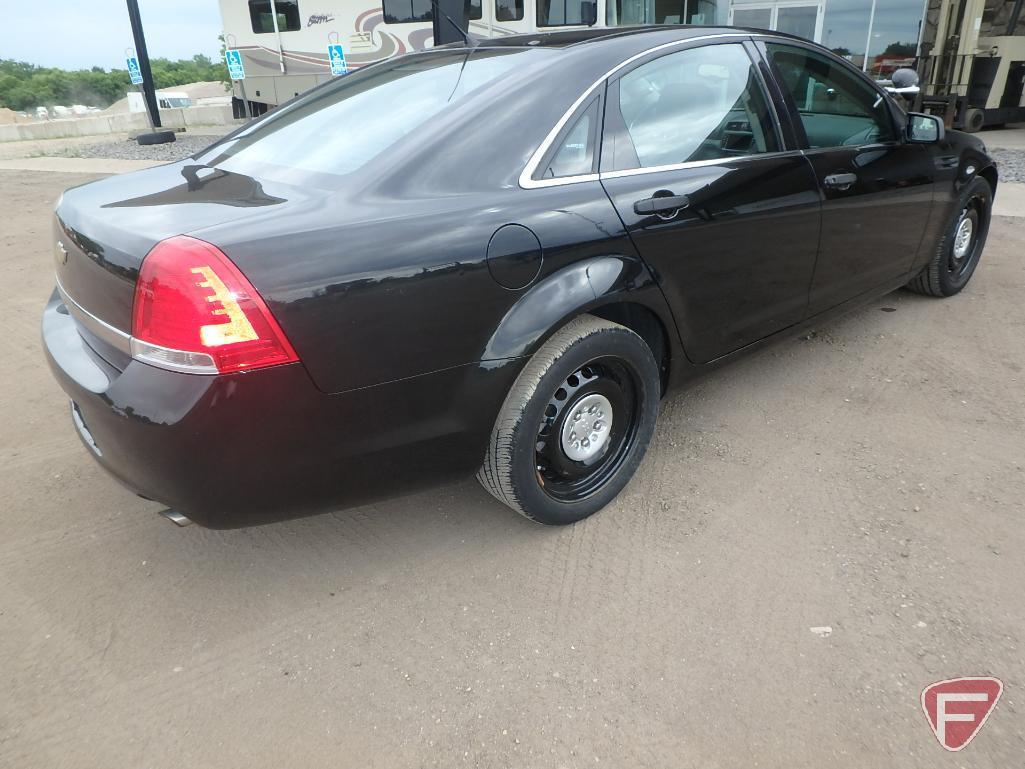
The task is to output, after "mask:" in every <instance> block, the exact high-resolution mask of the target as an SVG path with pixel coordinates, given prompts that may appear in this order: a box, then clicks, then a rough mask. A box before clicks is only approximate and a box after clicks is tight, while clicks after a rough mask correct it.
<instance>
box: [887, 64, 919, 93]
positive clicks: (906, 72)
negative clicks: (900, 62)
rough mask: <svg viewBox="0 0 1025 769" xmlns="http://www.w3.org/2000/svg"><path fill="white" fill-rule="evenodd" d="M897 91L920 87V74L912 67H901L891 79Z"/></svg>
mask: <svg viewBox="0 0 1025 769" xmlns="http://www.w3.org/2000/svg"><path fill="white" fill-rule="evenodd" d="M890 82H892V83H893V87H894V88H896V89H902V88H915V87H916V86H917V85H918V73H917V72H915V70H913V69H911V68H910V67H901V68H900V69H898V70H897V71H895V72H894V73H893V75H892V76H891V77H890Z"/></svg>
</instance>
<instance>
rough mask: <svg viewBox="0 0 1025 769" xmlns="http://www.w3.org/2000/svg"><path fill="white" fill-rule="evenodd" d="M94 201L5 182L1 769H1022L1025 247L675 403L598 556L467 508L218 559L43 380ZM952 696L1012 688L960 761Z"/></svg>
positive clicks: (325, 526)
mask: <svg viewBox="0 0 1025 769" xmlns="http://www.w3.org/2000/svg"><path fill="white" fill-rule="evenodd" d="M88 178H89V177H87V176H81V175H72V174H61V173H53V172H43V173H40V172H36V173H32V172H25V171H0V208H2V210H3V211H4V216H3V218H2V219H0V307H2V308H3V317H4V321H5V329H4V334H3V335H0V353H2V355H3V376H2V377H0V435H2V436H3V440H2V441H0V500H2V502H0V524H2V526H3V536H2V537H0V670H2V671H3V681H2V683H0V767H2V766H7V767H12V769H13V768H14V767H17V769H34V768H35V767H40V769H54V768H57V767H60V768H61V769H91V768H92V767H96V769H109V768H110V767H143V766H144V767H152V769H162V768H163V767H173V768H174V769H177V768H178V767H219V769H234V768H235V767H245V769H263V767H269V768H270V769H283V768H286V767H292V766H301V767H303V768H304V769H319V767H325V768H327V767H330V769H345V768H346V767H360V769H406V768H407V767H409V768H410V769H414V768H415V769H430V768H431V767H446V768H448V767H466V769H472V768H477V769H495V768H497V767H502V768H503V769H505V768H506V767H508V769H521V768H524V769H525V768H527V767H530V768H531V769H557V768H558V767H564V768H565V769H583V768H584V767H595V768H596V769H603V768H606V767H608V768H610V769H642V768H646V767H652V769H667V768H669V767H671V768H672V769H726V768H727V767H744V768H745V769H746V768H747V767H752V768H754V767H760V768H761V769H770V768H771V767H776V766H779V767H787V769H803V767H823V766H824V767H828V769H866V768H869V767H886V768H887V769H891V768H892V769H918V768H919V767H921V769H937V768H938V769H948V768H949V769H953V768H954V767H955V766H961V767H966V768H967V769H991V768H992V769H1009V768H1010V767H1017V768H1018V769H1021V768H1022V767H1023V759H1022V757H1023V756H1025V718H1023V717H1022V714H1023V710H1025V699H1023V692H1025V655H1023V653H1022V650H1023V649H1025V601H1023V600H1022V594H1023V592H1025V560H1023V559H1022V557H1021V554H1022V552H1023V551H1025V526H1023V525H1022V522H1023V520H1025V388H1023V387H1022V381H1023V377H1025V373H1023V372H1025V307H1023V303H1022V300H1021V297H1022V294H1023V292H1025V270H1023V269H1022V260H1021V255H1022V254H1023V253H1025V219H1011V218H1005V217H995V218H994V221H993V226H992V229H991V231H990V236H989V242H988V243H987V246H986V252H985V255H984V256H983V261H982V264H981V266H980V268H979V270H978V271H977V272H976V273H975V276H974V277H973V279H972V283H971V285H970V286H968V288H967V290H966V291H965V292H964V293H963V294H961V295H959V296H957V297H955V298H952V299H949V300H939V299H931V298H927V297H924V296H917V295H915V294H910V293H907V292H903V291H898V292H895V293H893V294H890V295H889V296H885V297H881V298H880V299H878V300H877V301H874V302H872V303H870V304H869V305H868V306H866V307H864V308H863V309H861V310H858V311H857V312H854V313H852V314H850V315H848V316H846V317H844V318H840V319H837V320H834V321H832V322H830V323H825V324H821V325H820V326H818V327H817V328H816V333H815V334H814V335H806V338H805V340H803V341H800V340H794V341H789V342H786V343H781V344H779V345H776V346H774V347H771V348H767V349H765V350H763V351H762V352H761V353H760V354H758V355H753V356H750V357H748V358H746V359H744V360H743V361H738V362H737V363H735V364H733V365H732V366H730V367H728V368H724V369H722V370H720V371H717V372H715V374H714V375H710V376H709V377H708V378H706V379H705V380H703V381H701V382H696V383H694V384H693V386H691V387H689V388H688V389H687V390H686V391H683V392H680V393H674V394H673V395H672V396H671V397H670V398H667V399H666V401H665V402H664V403H663V404H662V410H661V414H660V418H659V422H658V427H657V430H656V434H655V437H654V439H653V442H652V446H651V448H650V450H649V451H648V453H647V456H646V457H645V459H644V462H643V463H642V465H641V467H640V468H639V470H638V473H637V476H636V478H635V479H634V480H633V481H632V482H631V483H630V485H629V486H628V487H627V488H626V489H625V490H624V492H623V493H622V494H621V495H620V496H619V497H618V498H617V499H616V500H615V501H614V502H613V503H612V504H611V505H610V506H609V507H608V508H607V509H606V510H605V511H603V512H602V513H601V514H599V515H596V516H594V517H593V518H590V519H588V520H586V521H583V522H581V523H579V524H577V525H576V526H568V527H547V526H537V525H536V524H533V523H531V522H530V521H527V520H526V519H524V518H521V517H520V516H517V515H515V514H514V513H512V512H510V511H509V510H507V509H506V508H504V507H502V506H501V505H499V504H498V503H497V502H496V501H495V500H494V499H492V498H491V496H490V495H489V494H487V493H486V492H485V491H484V490H483V489H481V488H480V487H479V486H478V485H477V484H476V483H475V482H474V481H473V480H472V479H471V480H467V481H466V482H464V483H461V484H458V485H455V486H450V487H446V488H443V489H437V490H434V491H430V492H425V493H422V494H418V495H415V496H411V497H407V498H405V499H398V500H391V501H384V502H379V503H377V504H374V505H369V506H366V507H362V508H358V509H354V510H344V511H339V512H336V513H334V514H333V515H322V516H319V517H316V518H308V519H304V520H298V521H289V522H286V523H281V524H274V525H270V526H265V527H262V528H255V529H244V530H240V531H208V530H204V529H199V528H197V527H195V526H192V527H189V528H186V529H179V528H177V527H175V526H173V525H172V524H170V523H168V522H167V521H165V520H163V519H160V518H158V517H157V516H156V512H157V511H158V510H159V509H160V506H159V505H158V504H156V503H153V502H146V501H145V500H142V499H139V498H138V497H135V496H134V495H133V494H131V493H130V492H129V491H127V490H126V489H124V488H122V487H121V486H120V485H118V484H117V483H116V482H115V481H114V480H113V479H112V478H110V477H108V476H107V475H106V474H105V473H104V472H103V471H102V470H101V469H100V468H99V467H98V466H97V465H96V464H95V462H93V460H92V458H91V456H90V454H89V452H88V451H87V450H86V449H85V448H84V447H83V446H82V445H81V442H80V441H79V439H78V436H77V434H76V430H75V428H74V426H73V425H72V424H71V418H70V415H69V413H68V411H69V409H68V400H67V396H65V395H64V394H63V393H62V392H61V391H60V389H59V388H58V386H57V384H56V382H55V381H54V379H53V377H52V376H51V375H50V372H49V371H48V370H47V367H46V364H45V363H44V360H43V353H42V350H41V349H40V334H39V316H40V312H41V309H42V306H43V304H44V303H45V301H46V297H47V296H49V295H50V292H51V291H52V290H53V266H52V256H51V253H52V251H53V243H52V240H51V237H52V236H51V230H50V228H51V219H52V204H53V200H54V199H55V198H56V197H57V195H58V194H59V193H60V191H61V190H62V189H64V188H65V187H67V186H70V185H73V184H80V183H82V182H84V181H86V180H87V179H88ZM147 221H149V222H153V221H154V220H153V219H152V218H149V219H147ZM882 310H887V311H886V312H883V311H882ZM340 471H341V472H344V468H342V469H341V470H340ZM382 482H385V481H384V479H382ZM959 675H995V676H998V677H999V678H1001V679H1002V680H1003V682H1004V685H1005V690H1004V695H1003V697H1002V698H1001V700H1000V702H999V704H998V705H997V707H996V710H995V711H994V712H993V714H992V716H991V717H990V718H989V720H988V721H987V722H986V725H985V726H984V727H983V729H982V731H981V732H980V733H979V735H978V736H977V737H976V738H975V739H974V740H973V741H972V743H971V744H970V745H969V746H968V747H967V748H966V750H965V751H964V753H962V754H959V756H957V757H954V756H948V755H946V754H945V752H944V751H943V749H942V748H941V747H940V745H939V744H938V743H937V741H936V739H935V738H934V737H933V735H932V732H931V731H930V728H929V727H928V725H927V722H926V718H925V715H924V714H923V713H922V708H921V705H920V704H919V693H920V692H921V690H922V687H923V686H925V685H926V684H930V683H932V682H934V681H938V680H941V679H944V678H950V677H952V676H959Z"/></svg>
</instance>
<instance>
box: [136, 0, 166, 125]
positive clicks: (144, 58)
mask: <svg viewBox="0 0 1025 769" xmlns="http://www.w3.org/2000/svg"><path fill="white" fill-rule="evenodd" d="M127 2H128V21H129V22H130V23H131V25H132V37H133V38H134V40H135V51H134V52H133V53H135V56H129V57H128V58H127V62H126V63H127V64H128V72H129V75H131V78H132V82H133V83H135V84H136V85H141V86H142V93H143V98H144V99H145V101H146V110H147V111H148V112H149V119H150V125H152V126H153V130H154V131H156V129H158V128H160V110H159V109H157V94H156V91H154V90H153V73H152V72H150V68H149V52H148V51H147V50H146V36H145V35H144V34H143V31H142V17H141V16H140V15H139V0H127ZM132 62H135V70H136V72H138V76H136V75H133V74H132ZM173 140H174V134H171V139H167V140H166V141H173Z"/></svg>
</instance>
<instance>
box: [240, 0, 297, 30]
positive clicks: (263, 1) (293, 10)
mask: <svg viewBox="0 0 1025 769" xmlns="http://www.w3.org/2000/svg"><path fill="white" fill-rule="evenodd" d="M274 7H275V9H276V10H277V12H278V31H280V32H296V31H297V30H299V29H302V21H301V20H300V19H299V2H298V0H276V2H275V3H274ZM249 21H250V22H252V25H253V32H256V33H257V34H264V33H266V32H273V31H274V14H273V12H272V11H271V5H270V0H249Z"/></svg>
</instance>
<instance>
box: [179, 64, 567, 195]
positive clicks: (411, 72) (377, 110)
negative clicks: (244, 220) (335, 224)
mask: <svg viewBox="0 0 1025 769" xmlns="http://www.w3.org/2000/svg"><path fill="white" fill-rule="evenodd" d="M550 53H551V52H550V51H544V50H523V49H515V48H512V49H489V50H470V51H467V50H465V49H460V50H453V51H444V52H441V51H439V52H436V53H430V54H421V55H417V56H407V57H402V58H398V59H394V60H392V61H389V62H385V63H383V64H380V65H376V66H373V67H370V68H368V69H367V70H365V71H363V72H356V73H354V74H352V75H346V76H345V77H343V78H342V79H340V80H339V81H338V82H336V83H333V84H331V85H330V86H328V87H326V88H321V89H318V90H316V91H314V92H312V93H310V94H309V95H307V96H306V97H304V98H300V99H298V100H297V101H295V102H293V103H292V104H288V105H286V106H284V107H282V108H280V109H278V110H277V111H276V112H274V113H272V114H271V115H269V116H268V117H267V118H265V119H264V120H262V121H260V122H259V123H257V124H255V125H253V126H252V127H251V128H249V129H247V130H244V131H242V132H241V133H239V134H237V135H235V136H234V137H232V138H230V139H228V140H226V141H225V142H222V143H220V144H218V145H216V146H214V147H212V148H211V149H210V150H209V151H207V152H206V153H205V154H204V155H201V156H199V157H198V159H199V160H200V161H201V162H204V163H206V164H207V165H212V166H218V167H220V168H223V169H224V170H226V171H232V172H235V173H243V174H250V175H268V176H271V177H276V178H278V179H279V180H280V181H284V182H289V183H301V182H311V181H315V179H313V178H312V177H314V176H320V175H323V174H328V175H332V176H338V175H344V174H350V173H352V172H354V171H357V170H358V169H360V168H363V167H364V166H366V165H368V164H369V163H371V162H372V161H373V160H374V159H375V158H379V157H382V156H383V155H384V153H386V152H387V151H388V150H389V148H391V147H393V146H394V145H395V144H396V143H397V142H399V141H400V140H401V139H403V138H404V137H405V136H407V135H408V134H410V133H411V132H413V131H415V130H416V129H417V128H418V127H420V126H422V125H423V124H424V123H425V122H427V121H428V120H429V119H430V118H431V117H433V116H435V115H437V114H438V113H439V112H441V111H442V110H444V109H447V108H451V107H453V106H454V105H456V104H458V103H460V102H462V101H465V100H466V99H467V98H468V96H469V95H470V94H472V93H473V92H474V91H475V90H477V89H479V88H481V87H482V86H484V85H486V84H488V83H490V82H492V81H494V80H496V79H497V78H499V77H500V76H502V75H503V74H504V73H506V72H509V71H510V70H511V69H513V68H514V67H517V66H523V65H524V64H525V63H527V62H533V61H536V58H534V57H538V56H545V55H548V54H550ZM525 60H526V61H525Z"/></svg>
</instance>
